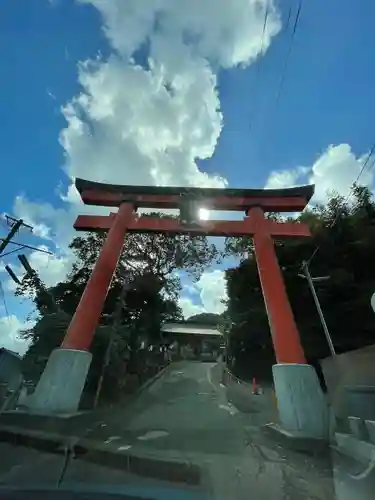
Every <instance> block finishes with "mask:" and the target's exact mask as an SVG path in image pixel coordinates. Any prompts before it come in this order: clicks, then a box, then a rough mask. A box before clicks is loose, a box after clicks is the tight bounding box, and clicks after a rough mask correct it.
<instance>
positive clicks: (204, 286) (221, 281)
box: [180, 269, 227, 318]
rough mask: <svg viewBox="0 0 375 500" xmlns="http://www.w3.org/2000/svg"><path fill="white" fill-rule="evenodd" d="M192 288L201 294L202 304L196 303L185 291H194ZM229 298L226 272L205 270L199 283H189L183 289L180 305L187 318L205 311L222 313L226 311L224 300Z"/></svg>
mask: <svg viewBox="0 0 375 500" xmlns="http://www.w3.org/2000/svg"><path fill="white" fill-rule="evenodd" d="M192 288H193V289H194V290H195V291H196V292H197V293H198V294H199V298H200V304H196V303H194V302H193V301H192V299H191V298H190V297H188V296H186V295H184V293H186V292H190V294H191V292H192ZM226 298H227V292H226V282H225V274H224V272H223V271H221V270H219V269H215V270H213V271H207V272H204V273H203V274H202V276H201V278H200V279H199V281H198V282H197V283H195V284H194V285H187V286H186V287H184V288H183V290H182V296H181V299H180V306H181V308H182V311H183V314H184V317H185V318H188V317H189V316H192V315H194V314H199V313H203V312H207V313H215V314H221V313H223V312H224V311H225V304H224V303H223V301H224V300H225V299H226Z"/></svg>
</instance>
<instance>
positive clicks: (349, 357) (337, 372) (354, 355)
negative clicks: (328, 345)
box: [321, 345, 375, 417]
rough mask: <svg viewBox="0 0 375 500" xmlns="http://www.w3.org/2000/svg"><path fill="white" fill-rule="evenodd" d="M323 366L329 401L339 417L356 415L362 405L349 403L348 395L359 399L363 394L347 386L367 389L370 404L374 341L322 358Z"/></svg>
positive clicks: (374, 370)
mask: <svg viewBox="0 0 375 500" xmlns="http://www.w3.org/2000/svg"><path fill="white" fill-rule="evenodd" d="M321 366H322V369H323V373H324V379H325V383H326V385H327V389H328V397H329V401H330V403H331V406H332V408H333V410H334V412H335V414H336V415H337V416H338V417H347V416H349V415H353V411H354V412H357V411H359V408H352V407H349V406H351V403H350V401H349V399H350V400H353V401H354V399H356V401H358V400H359V399H360V398H359V399H358V397H356V398H353V397H352V394H351V393H350V391H348V388H353V387H357V388H360V387H361V388H363V389H365V390H366V391H367V394H366V395H364V398H365V401H366V404H367V405H368V404H369V398H371V399H373V396H372V395H371V392H372V393H373V394H375V345H371V346H367V347H363V348H361V349H356V350H355V351H349V352H346V353H343V354H339V355H338V356H335V357H329V358H325V359H323V360H321ZM371 388H374V390H372V389H371ZM356 404H357V403H356ZM374 412H375V402H374ZM358 416H360V415H358Z"/></svg>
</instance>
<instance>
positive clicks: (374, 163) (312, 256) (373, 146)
mask: <svg viewBox="0 0 375 500" xmlns="http://www.w3.org/2000/svg"><path fill="white" fill-rule="evenodd" d="M374 152H375V142H374V144H373V145H372V146H371V149H370V151H369V152H368V154H367V157H366V160H365V161H364V162H363V165H362V167H361V170H360V171H359V174H358V175H357V177H356V179H355V181H354V182H353V184H352V185H351V188H350V189H349V192H348V194H347V196H346V198H345V199H344V203H347V202H348V200H349V198H350V197H351V195H352V194H353V189H354V187H355V186H356V184H357V183H358V181H359V179H360V178H361V176H362V174H363V172H364V171H365V169H366V167H367V165H368V164H369V162H370V159H371V157H372V155H373V154H374ZM374 165H375V158H374V159H373V160H372V163H371V164H370V166H369V169H368V171H370V170H371V169H372V168H373V166H374ZM340 215H341V212H340V210H337V212H336V215H335V218H334V219H333V221H332V222H331V224H330V225H329V226H328V229H332V228H333V227H334V226H335V224H336V223H337V221H338V220H339V217H340ZM320 247H321V245H317V246H316V248H315V250H314V251H313V253H312V254H311V257H310V258H309V259H308V260H307V261H306V265H307V266H309V265H310V262H311V261H312V260H313V258H314V257H315V255H316V254H317V253H318V252H319V250H320Z"/></svg>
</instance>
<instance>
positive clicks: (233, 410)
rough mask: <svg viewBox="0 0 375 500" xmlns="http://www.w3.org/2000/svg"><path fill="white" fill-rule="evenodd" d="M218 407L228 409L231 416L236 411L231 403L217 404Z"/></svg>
mask: <svg viewBox="0 0 375 500" xmlns="http://www.w3.org/2000/svg"><path fill="white" fill-rule="evenodd" d="M219 408H221V409H222V410H226V411H229V413H230V414H231V415H232V416H233V415H235V414H236V413H238V410H237V408H234V407H233V406H231V405H229V404H228V405H219Z"/></svg>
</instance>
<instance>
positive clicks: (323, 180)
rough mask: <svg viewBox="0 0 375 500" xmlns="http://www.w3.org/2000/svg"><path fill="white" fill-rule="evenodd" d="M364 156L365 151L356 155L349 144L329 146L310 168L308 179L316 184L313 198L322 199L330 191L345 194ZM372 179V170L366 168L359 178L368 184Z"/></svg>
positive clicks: (355, 176) (364, 183) (360, 166)
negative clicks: (360, 154)
mask: <svg viewBox="0 0 375 500" xmlns="http://www.w3.org/2000/svg"><path fill="white" fill-rule="evenodd" d="M366 158H367V153H366V154H364V155H362V156H358V157H357V156H356V155H355V154H354V152H353V151H352V149H351V147H350V146H349V144H339V145H338V146H329V147H328V148H327V150H326V151H325V152H324V153H323V154H322V155H321V156H320V157H319V158H318V159H317V160H316V162H315V163H314V164H313V166H312V168H311V170H312V172H311V175H310V177H309V181H310V182H311V183H314V184H315V185H316V188H315V196H314V200H315V201H324V200H325V199H326V198H327V192H330V191H337V192H338V193H339V194H341V195H343V196H346V195H347V194H348V193H349V190H350V187H351V186H352V184H353V182H354V181H355V180H356V178H357V176H358V174H359V173H360V171H361V168H362V166H363V163H364V161H365V160H366ZM373 181H374V175H373V172H372V171H366V170H365V171H364V172H363V174H362V175H361V178H360V180H359V182H360V184H362V185H370V186H371V185H372V184H373Z"/></svg>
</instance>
